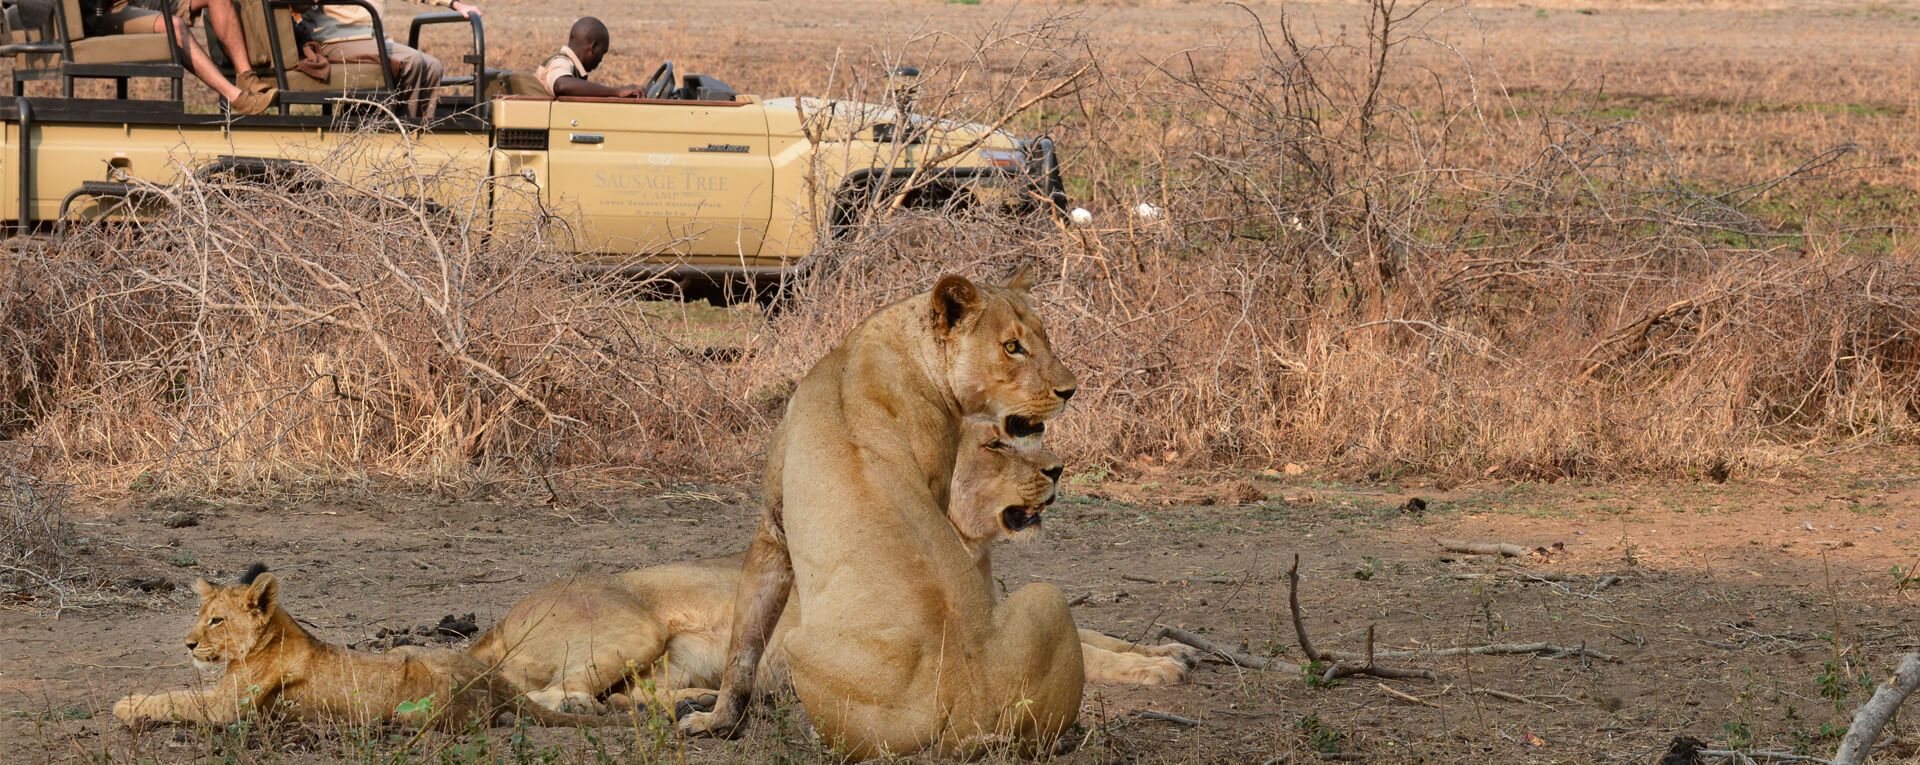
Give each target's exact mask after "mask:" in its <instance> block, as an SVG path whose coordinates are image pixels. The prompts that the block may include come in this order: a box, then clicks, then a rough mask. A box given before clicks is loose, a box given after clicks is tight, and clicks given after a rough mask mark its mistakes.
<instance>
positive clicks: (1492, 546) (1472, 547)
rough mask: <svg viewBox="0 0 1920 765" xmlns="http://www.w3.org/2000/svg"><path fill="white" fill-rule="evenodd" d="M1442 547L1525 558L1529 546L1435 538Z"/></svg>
mask: <svg viewBox="0 0 1920 765" xmlns="http://www.w3.org/2000/svg"><path fill="white" fill-rule="evenodd" d="M1434 541H1436V542H1438V543H1439V544H1440V549H1443V550H1446V551H1447V552H1457V553H1461V554H1465V555H1498V556H1500V557H1502V558H1525V557H1527V555H1528V554H1529V553H1528V551H1527V548H1525V547H1521V546H1519V545H1516V544H1510V543H1507V542H1458V541H1454V540H1450V539H1438V540H1434Z"/></svg>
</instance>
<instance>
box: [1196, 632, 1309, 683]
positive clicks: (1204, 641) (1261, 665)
mask: <svg viewBox="0 0 1920 765" xmlns="http://www.w3.org/2000/svg"><path fill="white" fill-rule="evenodd" d="M1160 637H1162V638H1170V639H1172V640H1175V641H1178V642H1181V643H1185V644H1187V645H1190V646H1193V647H1194V648H1198V649H1200V650H1202V651H1206V652H1207V653H1210V654H1214V655H1217V656H1219V657H1221V658H1224V659H1226V660H1227V661H1228V662H1229V663H1231V664H1235V665H1238V666H1242V667H1252V668H1254V669H1265V670H1271V671H1274V672H1290V673H1293V674H1299V673H1301V672H1302V671H1303V670H1302V669H1301V668H1300V665H1298V664H1295V663H1293V662H1290V661H1282V660H1280V659H1267V658H1261V657H1259V656H1249V655H1247V654H1245V653H1242V652H1240V651H1236V650H1234V649H1232V648H1229V647H1227V646H1225V645H1221V644H1219V643H1216V642H1214V641H1213V640H1210V639H1208V638H1206V637H1202V636H1200V635H1196V634H1194V633H1191V632H1188V631H1186V630H1183V629H1180V628H1179V627H1161V628H1160Z"/></svg>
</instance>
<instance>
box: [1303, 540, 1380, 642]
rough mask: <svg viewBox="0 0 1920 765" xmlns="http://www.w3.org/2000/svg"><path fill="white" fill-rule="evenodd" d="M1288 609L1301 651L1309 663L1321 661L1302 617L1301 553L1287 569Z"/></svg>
mask: <svg viewBox="0 0 1920 765" xmlns="http://www.w3.org/2000/svg"><path fill="white" fill-rule="evenodd" d="M1287 610H1288V611H1290V612H1292V613H1293V635H1294V637H1295V638H1298V639H1299V640H1300V652H1301V653H1303V654H1306V657H1307V661H1308V662H1309V663H1312V662H1317V661H1320V654H1319V652H1317V651H1315V650H1313V641H1311V640H1308V639H1307V625H1306V622H1305V621H1303V620H1301V618H1300V553H1294V554H1293V566H1292V567H1291V568H1288V569H1287ZM1369 634H1371V633H1369ZM1368 659H1369V660H1371V659H1372V656H1371V655H1369V656H1368Z"/></svg>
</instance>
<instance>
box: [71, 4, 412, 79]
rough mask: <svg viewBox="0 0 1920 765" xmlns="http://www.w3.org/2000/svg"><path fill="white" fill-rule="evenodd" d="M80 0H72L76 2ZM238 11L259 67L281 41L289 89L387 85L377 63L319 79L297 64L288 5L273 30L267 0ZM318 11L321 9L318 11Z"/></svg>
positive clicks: (268, 67)
mask: <svg viewBox="0 0 1920 765" xmlns="http://www.w3.org/2000/svg"><path fill="white" fill-rule="evenodd" d="M75 1H76V0H68V2H75ZM235 10H236V12H237V13H239V14H240V24H241V27H242V33H243V34H245V35H246V37H247V55H248V56H251V57H252V58H253V62H252V64H253V68H254V69H255V70H256V71H261V72H272V71H273V68H274V58H275V56H274V53H275V52H276V51H275V48H274V45H273V44H274V43H276V42H277V43H278V51H277V52H278V53H279V60H280V62H282V63H283V65H284V66H285V67H286V75H287V84H286V88H285V91H283V93H284V92H286V91H292V92H296V93H339V92H344V91H349V90H384V89H386V88H387V78H386V75H385V73H383V72H381V71H380V65H379V64H377V63H375V64H337V63H336V64H331V65H329V66H328V77H327V79H326V80H324V81H322V80H316V79H314V78H312V77H310V76H308V75H307V74H306V73H304V72H301V71H300V70H298V69H295V68H293V65H294V64H295V63H298V62H299V61H300V38H299V36H298V35H296V34H295V33H294V29H293V11H292V10H291V9H287V8H275V9H273V17H272V18H273V27H274V28H273V34H272V35H271V36H269V35H268V33H267V18H268V17H267V4H266V2H265V0H237V7H236V9H235ZM314 12H315V13H318V12H319V10H318V9H316V10H315V11H314ZM282 98H283V99H284V98H285V96H282Z"/></svg>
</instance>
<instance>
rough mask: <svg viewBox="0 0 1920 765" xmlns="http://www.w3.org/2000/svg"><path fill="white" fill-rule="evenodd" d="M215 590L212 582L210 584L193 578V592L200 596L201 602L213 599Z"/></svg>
mask: <svg viewBox="0 0 1920 765" xmlns="http://www.w3.org/2000/svg"><path fill="white" fill-rule="evenodd" d="M213 590H214V587H213V583H212V582H209V581H207V580H205V579H202V578H200V577H197V576H196V577H194V578H193V591H194V593H195V594H198V595H199V596H200V599H201V600H206V599H208V598H211V597H213Z"/></svg>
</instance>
